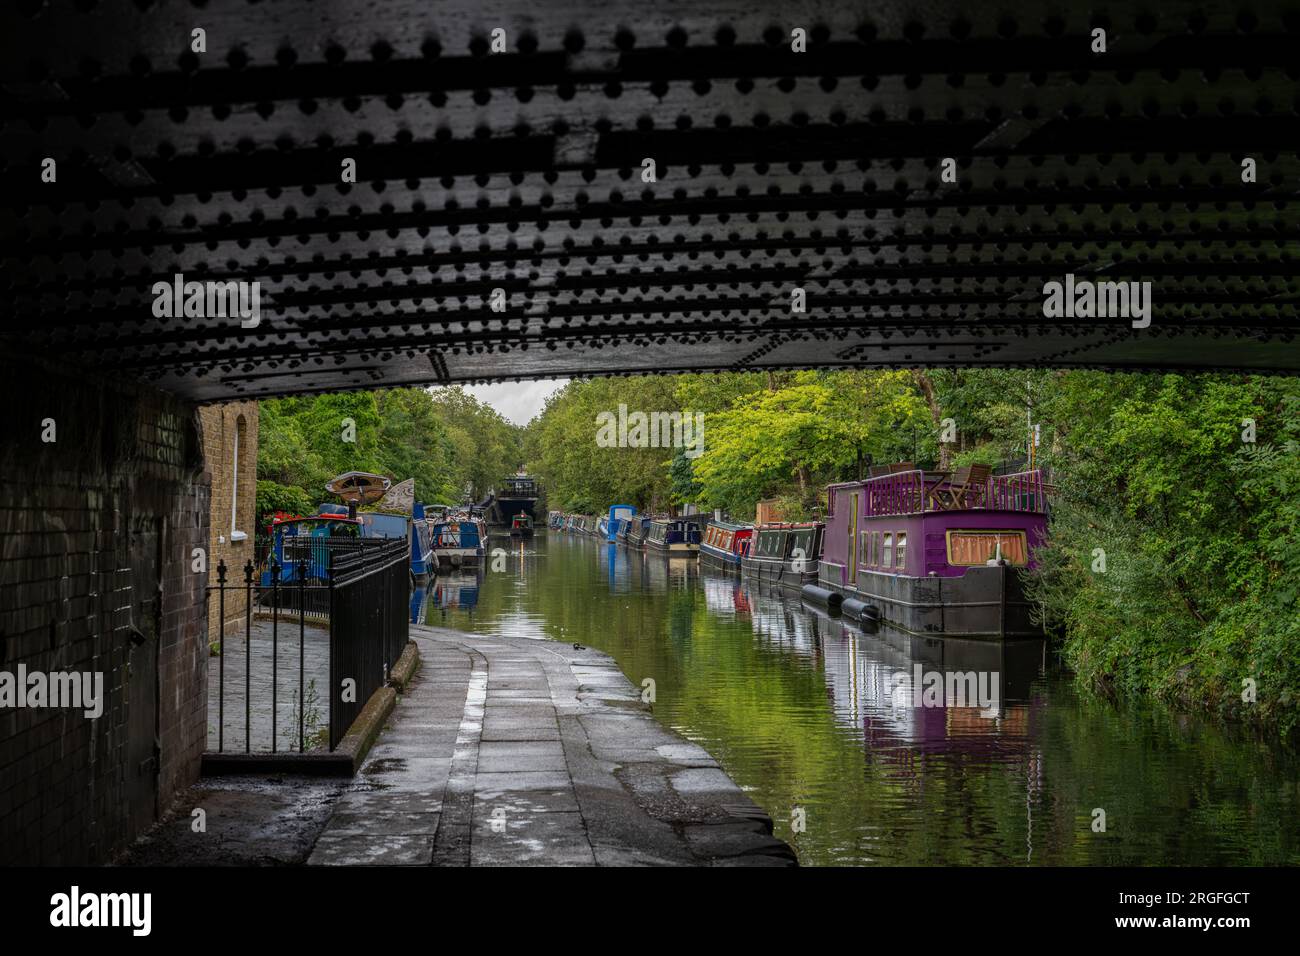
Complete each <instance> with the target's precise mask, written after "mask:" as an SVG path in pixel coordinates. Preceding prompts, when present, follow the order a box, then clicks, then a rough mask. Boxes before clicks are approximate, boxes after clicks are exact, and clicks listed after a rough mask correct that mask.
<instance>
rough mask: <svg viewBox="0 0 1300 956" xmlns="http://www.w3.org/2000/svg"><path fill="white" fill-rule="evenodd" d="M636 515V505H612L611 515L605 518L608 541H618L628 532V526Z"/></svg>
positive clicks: (605, 535)
mask: <svg viewBox="0 0 1300 956" xmlns="http://www.w3.org/2000/svg"><path fill="white" fill-rule="evenodd" d="M635 516H636V506H635V505H610V506H609V515H608V517H606V519H605V534H604V535H603V538H604V540H606V541H617V540H619V538H620V537H621V536H623V535H624V532H626V530H627V527H628V525H629V524H631V522H632V519H633V518H634V517H635Z"/></svg>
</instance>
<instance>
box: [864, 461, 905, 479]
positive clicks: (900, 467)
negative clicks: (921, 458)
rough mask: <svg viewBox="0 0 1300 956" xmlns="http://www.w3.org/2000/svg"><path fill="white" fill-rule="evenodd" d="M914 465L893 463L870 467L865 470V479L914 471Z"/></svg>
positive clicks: (902, 462)
mask: <svg viewBox="0 0 1300 956" xmlns="http://www.w3.org/2000/svg"><path fill="white" fill-rule="evenodd" d="M915 470H916V465H915V464H913V463H912V462H910V461H900V462H895V463H894V464H892V465H872V466H871V467H870V468H869V469H868V470H867V477H869V478H879V477H881V476H882V475H896V474H898V473H899V472H902V471H915Z"/></svg>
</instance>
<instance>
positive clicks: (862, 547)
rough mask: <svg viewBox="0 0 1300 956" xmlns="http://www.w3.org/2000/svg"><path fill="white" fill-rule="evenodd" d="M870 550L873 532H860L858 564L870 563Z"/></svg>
mask: <svg viewBox="0 0 1300 956" xmlns="http://www.w3.org/2000/svg"><path fill="white" fill-rule="evenodd" d="M870 550H871V532H869V531H859V532H858V564H868V563H870V561H869V554H868V552H869V551H870Z"/></svg>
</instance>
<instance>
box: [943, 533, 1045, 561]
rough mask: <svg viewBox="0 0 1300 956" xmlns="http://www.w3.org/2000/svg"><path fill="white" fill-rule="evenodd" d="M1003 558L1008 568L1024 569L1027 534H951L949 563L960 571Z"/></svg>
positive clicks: (1026, 556) (1026, 554)
mask: <svg viewBox="0 0 1300 956" xmlns="http://www.w3.org/2000/svg"><path fill="white" fill-rule="evenodd" d="M998 554H1001V555H1002V558H1003V560H1004V561H1006V562H1007V564H1012V565H1017V566H1019V567H1024V566H1025V565H1026V564H1028V563H1029V549H1028V547H1027V545H1026V541H1025V533H1024V532H1023V531H983V530H980V531H949V532H948V563H949V564H951V565H954V566H956V567H970V566H972V565H978V564H985V563H987V562H988V561H989V560H991V559H992V558H995V557H997V555H998Z"/></svg>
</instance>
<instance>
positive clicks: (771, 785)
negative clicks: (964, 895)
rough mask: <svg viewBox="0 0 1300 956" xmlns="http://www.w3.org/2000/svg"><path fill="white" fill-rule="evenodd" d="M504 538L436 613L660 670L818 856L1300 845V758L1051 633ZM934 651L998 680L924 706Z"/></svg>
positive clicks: (563, 544)
mask: <svg viewBox="0 0 1300 956" xmlns="http://www.w3.org/2000/svg"><path fill="white" fill-rule="evenodd" d="M492 547H494V548H495V547H501V548H503V549H505V552H506V555H507V557H506V558H505V559H504V567H505V570H504V571H498V572H492V571H488V572H486V573H484V572H482V571H480V572H479V573H478V574H477V575H469V574H463V575H445V576H443V577H440V578H439V579H438V580H437V581H436V582H435V584H434V591H433V592H432V593H431V594H430V595H429V596H428V600H427V603H426V605H425V607H424V608H422V609H420V610H419V612H418V613H419V615H420V616H421V617H422V618H423V619H424V620H425V622H426V623H429V624H435V625H440V626H447V627H455V628H459V629H461V630H465V631H469V632H473V633H481V634H502V635H511V636H524V637H533V638H551V639H555V640H562V641H569V642H574V641H576V642H579V643H582V644H585V645H588V646H591V647H595V648H598V649H600V650H602V651H605V652H606V653H608V654H610V655H612V656H613V657H614V658H615V659H616V660H617V661H618V663H619V665H620V666H621V667H622V669H623V671H624V673H625V674H626V675H627V676H628V677H629V678H630V679H631V680H632V682H633V683H634V684H636V685H638V686H639V685H640V684H641V681H642V679H643V678H646V677H650V678H653V679H654V681H655V685H656V686H655V690H656V695H657V699H656V703H655V706H654V713H655V716H656V717H657V718H658V719H659V720H660V721H662V722H663V723H664V724H665V725H667V726H669V727H671V728H673V729H674V730H676V731H678V732H679V733H681V734H682V735H684V736H686V737H688V738H690V739H691V740H693V741H696V742H697V743H699V744H701V745H702V746H704V747H705V748H707V749H708V750H709V752H710V753H712V754H713V755H714V756H715V757H716V758H717V759H718V761H719V762H720V763H721V764H722V766H723V768H724V769H726V771H727V772H728V773H729V774H730V775H731V777H732V778H733V779H734V780H735V781H736V782H737V783H738V784H740V786H742V787H743V788H745V790H746V791H748V792H749V794H750V796H751V797H752V798H753V799H754V801H755V802H756V803H758V804H759V805H760V806H762V807H763V808H764V809H765V810H766V811H767V812H768V813H770V814H771V816H772V818H773V820H774V821H775V824H776V832H777V835H778V836H780V837H782V838H783V839H786V840H788V841H790V842H791V843H792V844H793V845H794V846H795V847H796V848H797V850H798V852H799V857H800V860H801V861H802V862H803V863H804V864H806V865H807V864H823V865H830V864H869V863H882V864H1016V863H1031V864H1057V865H1082V864H1098V865H1121V864H1138V865H1140V864H1175V865H1177V864H1188V865H1192V864H1195V865H1215V864H1256V865H1262V864H1281V863H1291V864H1295V863H1300V839H1298V838H1297V827H1296V810H1297V803H1300V799H1298V797H1300V764H1298V762H1297V760H1296V758H1295V755H1293V754H1291V753H1288V752H1285V751H1283V750H1281V749H1280V748H1277V747H1273V746H1269V745H1267V744H1264V743H1261V742H1259V741H1255V740H1251V739H1249V738H1246V737H1243V736H1239V735H1238V734H1236V733H1234V732H1232V731H1230V730H1228V729H1225V728H1222V727H1218V726H1216V725H1213V724H1210V723H1207V722H1204V721H1201V720H1199V719H1196V718H1194V717H1190V716H1186V715H1179V714H1174V713H1171V712H1169V711H1168V710H1166V709H1164V708H1163V707H1160V706H1158V705H1154V704H1152V705H1147V704H1142V703H1134V702H1128V703H1126V704H1124V705H1122V706H1118V707H1117V706H1114V705H1112V704H1109V703H1106V702H1104V701H1098V700H1093V699H1089V698H1086V697H1082V696H1080V695H1079V694H1078V693H1076V692H1075V690H1074V687H1073V685H1072V684H1071V683H1070V681H1069V679H1068V677H1066V676H1064V675H1062V674H1061V673H1059V672H1058V671H1057V670H1056V668H1055V665H1054V663H1053V661H1052V659H1051V656H1050V654H1049V653H1048V652H1047V650H1046V648H1045V646H1044V645H1043V644H1042V643H1041V642H1021V643H1017V644H1008V645H1002V646H999V645H990V644H976V643H973V642H955V641H940V640H930V639H918V638H909V637H907V636H904V635H899V634H874V635H873V634H866V633H863V632H862V631H861V630H859V629H857V628H855V627H853V626H851V625H848V624H844V623H841V622H840V621H838V620H833V619H831V618H829V617H827V616H825V615H822V614H819V613H816V612H814V611H812V610H810V609H808V608H806V607H804V606H803V605H802V604H801V602H800V601H799V600H798V598H797V596H794V595H790V594H788V593H782V592H779V591H776V592H774V591H770V590H767V589H763V590H759V589H758V588H757V587H756V586H751V585H750V584H748V583H747V582H741V581H740V580H739V579H738V578H734V577H727V576H725V575H720V574H716V573H713V572H709V571H707V570H705V571H701V570H700V569H699V568H698V567H697V565H696V562H694V561H686V560H673V561H671V562H670V561H668V560H667V559H664V558H658V557H655V556H646V555H642V554H640V553H636V552H629V551H627V550H626V549H625V548H622V547H618V546H614V547H611V546H608V545H605V544H602V543H600V542H597V541H594V540H593V539H591V538H571V537H567V536H563V535H550V536H545V535H538V536H537V537H536V538H534V539H533V540H532V541H530V542H527V543H526V544H525V545H524V546H523V549H522V550H521V548H520V545H519V544H518V542H515V543H513V544H512V543H511V542H509V541H508V539H500V540H497V539H494V540H493V542H492ZM490 564H491V561H489V565H490ZM917 663H920V664H921V665H922V668H923V669H924V670H925V671H938V672H941V673H942V672H944V671H953V670H957V671H972V670H973V671H984V672H987V673H990V674H991V673H997V674H998V676H999V680H1000V691H1001V692H1000V696H999V699H998V701H996V704H995V706H991V707H980V706H972V707H926V708H917V707H914V706H912V698H911V695H910V684H911V678H912V676H913V668H914V666H915V665H916V664H917ZM900 683H901V684H902V685H903V686H902V689H901V690H900V689H899V684H900ZM795 808H801V809H802V810H803V811H804V819H805V821H806V829H804V830H803V832H799V833H794V832H792V825H791V824H792V811H793V810H794V809H795ZM1094 808H1101V809H1103V810H1104V811H1105V813H1106V824H1107V829H1106V832H1105V833H1094V832H1093V831H1092V829H1091V823H1092V819H1093V810H1094Z"/></svg>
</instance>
